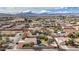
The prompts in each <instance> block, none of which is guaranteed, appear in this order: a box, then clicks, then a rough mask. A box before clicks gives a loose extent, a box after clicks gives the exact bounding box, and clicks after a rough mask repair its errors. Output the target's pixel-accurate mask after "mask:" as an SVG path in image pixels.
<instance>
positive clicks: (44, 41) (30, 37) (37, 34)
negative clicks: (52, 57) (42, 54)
mask: <svg viewBox="0 0 79 59" xmlns="http://www.w3.org/2000/svg"><path fill="white" fill-rule="evenodd" d="M74 19H75V20H74ZM0 50H1V51H27V50H33V51H46V50H47V51H53V50H54V51H62V50H64V51H66V50H79V17H77V16H75V15H74V16H73V17H72V16H71V15H66V16H64V15H62V16H29V17H0Z"/></svg>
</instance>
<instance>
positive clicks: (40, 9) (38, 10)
mask: <svg viewBox="0 0 79 59" xmlns="http://www.w3.org/2000/svg"><path fill="white" fill-rule="evenodd" d="M21 12H33V13H50V14H51V13H79V7H0V13H10V14H16V13H21Z"/></svg>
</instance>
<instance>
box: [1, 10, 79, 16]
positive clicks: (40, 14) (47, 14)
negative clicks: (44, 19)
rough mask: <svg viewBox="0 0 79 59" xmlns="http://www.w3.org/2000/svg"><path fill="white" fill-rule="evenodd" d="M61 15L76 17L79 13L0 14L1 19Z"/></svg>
mask: <svg viewBox="0 0 79 59" xmlns="http://www.w3.org/2000/svg"><path fill="white" fill-rule="evenodd" d="M61 15H74V16H79V13H52V14H49V13H45V12H44V13H39V14H38V13H33V12H31V11H29V12H21V13H18V14H5V13H0V17H8V16H23V17H25V16H61Z"/></svg>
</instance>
